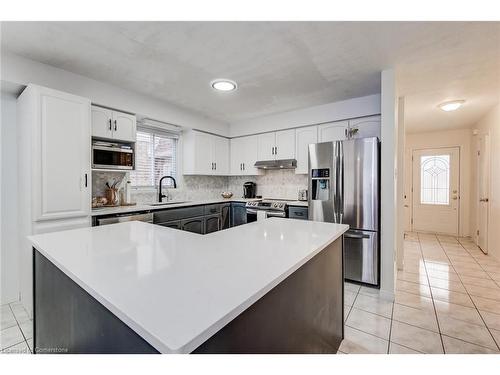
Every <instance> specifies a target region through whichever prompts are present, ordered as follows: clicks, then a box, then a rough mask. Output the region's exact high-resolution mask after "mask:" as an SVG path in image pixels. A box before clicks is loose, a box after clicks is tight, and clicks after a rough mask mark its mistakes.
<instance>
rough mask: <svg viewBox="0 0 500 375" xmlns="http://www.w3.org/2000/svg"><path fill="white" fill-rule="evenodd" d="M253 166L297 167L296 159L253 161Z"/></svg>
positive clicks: (268, 167) (269, 167)
mask: <svg viewBox="0 0 500 375" xmlns="http://www.w3.org/2000/svg"><path fill="white" fill-rule="evenodd" d="M254 167H255V168H259V169H295V168H297V160H295V159H282V160H262V161H257V162H255V165H254Z"/></svg>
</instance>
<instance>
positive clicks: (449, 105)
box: [439, 100, 465, 112]
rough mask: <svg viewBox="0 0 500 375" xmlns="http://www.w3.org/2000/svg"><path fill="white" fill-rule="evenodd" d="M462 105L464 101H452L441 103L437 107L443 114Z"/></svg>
mask: <svg viewBox="0 0 500 375" xmlns="http://www.w3.org/2000/svg"><path fill="white" fill-rule="evenodd" d="M464 103H465V100H452V101H450V102H444V103H441V104H440V105H439V108H441V109H442V110H443V111H445V112H450V111H454V110H456V109H458V108H460V107H461V106H462V104H464Z"/></svg>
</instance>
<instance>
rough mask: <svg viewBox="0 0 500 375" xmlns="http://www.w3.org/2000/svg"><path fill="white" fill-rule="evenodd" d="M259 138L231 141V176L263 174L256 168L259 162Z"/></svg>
mask: <svg viewBox="0 0 500 375" xmlns="http://www.w3.org/2000/svg"><path fill="white" fill-rule="evenodd" d="M258 144H259V140H258V136H256V135H251V136H249V137H239V138H233V139H231V158H230V159H231V175H233V176H255V175H258V174H261V173H262V172H261V171H260V170H259V169H257V168H255V167H254V165H255V162H256V161H257V160H258Z"/></svg>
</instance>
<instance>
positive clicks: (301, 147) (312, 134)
mask: <svg viewBox="0 0 500 375" xmlns="http://www.w3.org/2000/svg"><path fill="white" fill-rule="evenodd" d="M311 143H318V127H317V126H308V127H307V128H298V129H296V130H295V145H296V147H295V156H296V159H297V168H296V169H295V174H307V173H308V155H309V145H310V144H311Z"/></svg>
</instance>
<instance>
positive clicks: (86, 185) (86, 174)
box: [85, 173, 88, 187]
mask: <svg viewBox="0 0 500 375" xmlns="http://www.w3.org/2000/svg"><path fill="white" fill-rule="evenodd" d="M87 182H88V181H87V173H85V187H87Z"/></svg>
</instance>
